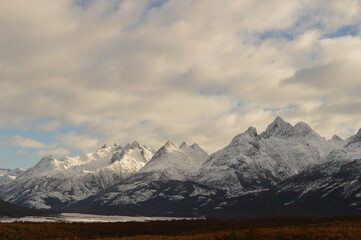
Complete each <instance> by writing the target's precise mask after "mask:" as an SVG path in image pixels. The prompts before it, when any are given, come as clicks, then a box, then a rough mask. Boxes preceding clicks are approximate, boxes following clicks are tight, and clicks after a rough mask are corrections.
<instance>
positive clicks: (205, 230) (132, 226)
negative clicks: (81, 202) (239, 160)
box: [0, 216, 361, 240]
mask: <svg viewBox="0 0 361 240" xmlns="http://www.w3.org/2000/svg"><path fill="white" fill-rule="evenodd" d="M0 239H23V240H25V239H33V240H37V239H39V240H40V239H41V240H43V239H58V240H60V239H61V240H63V239H103V240H104V239H106V240H112V239H123V240H138V239H148V240H153V239H154V240H155V239H164V240H174V239H184V240H186V239H187V240H200V239H205V240H207V239H209V240H256V239H262V240H263V239H267V240H295V239H299V240H301V239H308V240H346V239H347V240H348V239H361V216H353V217H335V218H317V219H316V218H299V217H283V218H263V219H262V218H260V219H249V220H222V219H207V220H179V221H154V222H125V223H61V222H60V223H23V222H16V223H3V224H0Z"/></svg>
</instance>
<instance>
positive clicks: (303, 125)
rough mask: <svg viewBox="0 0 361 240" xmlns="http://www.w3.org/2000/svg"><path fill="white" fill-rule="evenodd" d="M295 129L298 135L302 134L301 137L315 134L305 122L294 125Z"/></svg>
mask: <svg viewBox="0 0 361 240" xmlns="http://www.w3.org/2000/svg"><path fill="white" fill-rule="evenodd" d="M295 128H296V129H297V130H298V132H299V133H301V134H302V136H306V135H308V134H310V133H315V131H313V129H312V128H311V127H310V125H308V124H307V123H305V122H299V123H297V124H296V125H295Z"/></svg>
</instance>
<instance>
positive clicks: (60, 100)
mask: <svg viewBox="0 0 361 240" xmlns="http://www.w3.org/2000/svg"><path fill="white" fill-rule="evenodd" d="M360 27H361V2H360V1H358V0H343V1H339V0H319V1H312V0H302V1H301V0H290V1H281V0H274V1H254V0H227V1H220V0H182V1H177V0H138V1H134V0H109V1H102V0H57V1H52V2H51V3H50V2H49V1H45V0H32V1H20V0H13V1H5V0H0V36H1V37H0V116H1V117H0V168H2V167H11V168H14V167H29V166H32V165H34V163H35V162H37V161H38V160H39V159H40V158H41V157H42V156H45V155H49V154H53V155H54V156H57V157H61V156H64V155H74V154H79V153H82V152H86V151H93V150H95V149H96V148H99V147H100V146H101V145H102V144H104V143H108V144H112V143H114V142H116V143H118V144H121V145H124V144H126V143H128V142H132V141H133V140H134V139H136V140H137V141H139V142H140V143H141V144H146V145H147V146H149V147H153V148H158V147H160V146H162V145H163V144H164V143H165V142H166V141H167V140H168V139H169V140H172V141H173V142H175V143H177V144H179V143H181V142H182V141H187V142H188V143H190V144H191V143H194V142H196V143H198V144H199V145H200V146H202V147H203V148H204V149H205V150H207V151H208V152H209V153H211V152H214V151H216V150H218V149H219V148H221V147H224V146H225V145H226V144H228V143H229V142H230V140H231V139H232V137H233V136H234V135H236V134H238V133H240V132H244V131H245V130H246V129H247V128H248V126H250V125H253V126H255V127H256V128H257V129H258V131H259V132H261V131H263V130H264V129H265V128H266V127H267V125H268V124H269V123H270V122H271V121H272V120H273V119H274V118H275V116H277V115H280V116H282V117H283V118H284V119H285V120H287V121H289V122H291V123H292V124H295V123H296V122H299V121H303V122H307V123H308V124H309V125H310V126H311V127H312V128H313V129H314V130H315V131H317V132H318V133H319V134H321V135H322V136H325V137H326V138H330V137H332V135H333V134H338V135H339V136H341V137H343V138H346V137H348V136H350V135H351V134H354V133H355V132H357V130H358V129H359V128H360V127H361V118H360V117H361V108H360V106H361V94H360V92H361V78H360V69H361V38H360V36H361V32H360Z"/></svg>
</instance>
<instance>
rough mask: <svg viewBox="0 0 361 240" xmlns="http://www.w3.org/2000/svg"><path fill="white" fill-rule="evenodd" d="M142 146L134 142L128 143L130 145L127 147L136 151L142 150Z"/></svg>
mask: <svg viewBox="0 0 361 240" xmlns="http://www.w3.org/2000/svg"><path fill="white" fill-rule="evenodd" d="M140 147H141V146H140V144H139V143H138V142H137V141H135V140H134V141H133V142H132V143H128V145H127V146H126V147H125V148H126V149H135V148H140Z"/></svg>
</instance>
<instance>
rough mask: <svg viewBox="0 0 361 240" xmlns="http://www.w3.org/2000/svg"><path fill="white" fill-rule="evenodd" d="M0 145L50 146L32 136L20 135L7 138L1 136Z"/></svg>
mask: <svg viewBox="0 0 361 240" xmlns="http://www.w3.org/2000/svg"><path fill="white" fill-rule="evenodd" d="M0 145H3V146H17V147H25V148H49V147H50V146H51V145H47V144H45V143H42V142H39V141H36V140H34V139H32V138H24V137H22V136H21V135H15V136H12V137H9V138H6V137H3V139H2V141H1V144H0Z"/></svg>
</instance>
